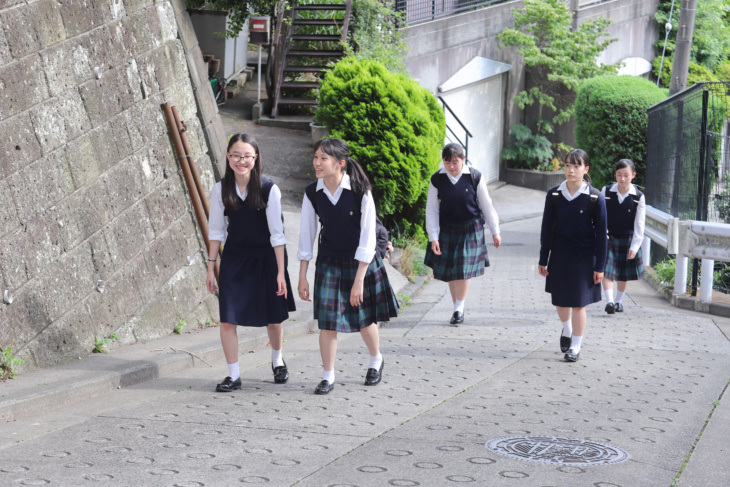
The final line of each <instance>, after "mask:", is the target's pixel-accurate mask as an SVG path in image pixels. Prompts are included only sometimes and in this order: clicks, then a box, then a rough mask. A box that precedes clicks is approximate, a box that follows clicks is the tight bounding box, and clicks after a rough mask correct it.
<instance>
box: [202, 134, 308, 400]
mask: <svg viewBox="0 0 730 487" xmlns="http://www.w3.org/2000/svg"><path fill="white" fill-rule="evenodd" d="M226 158H227V160H228V164H227V165H226V172H225V176H224V177H223V179H222V180H221V182H219V183H216V185H215V186H214V187H213V191H212V194H211V198H210V199H211V204H210V221H209V232H208V238H209V241H210V249H209V253H208V256H209V258H208V277H207V279H206V286H207V287H208V291H210V292H211V293H214V292H215V291H216V289H218V291H219V294H218V297H219V306H220V320H221V327H220V334H221V343H222V344H223V353H224V355H225V357H226V362H227V363H228V377H226V378H225V379H224V380H223V382H221V383H220V384H218V385H217V387H216V391H218V392H229V391H232V390H235V389H240V388H241V375H240V372H239V367H238V337H237V333H236V331H237V327H238V326H266V327H267V332H268V335H269V342H270V343H271V367H272V370H273V373H274V382H275V383H277V384H283V383H285V382H286V381H287V380H289V371H288V369H287V367H286V363H285V362H284V359H283V358H282V355H281V346H282V341H283V338H284V328H283V326H282V324H281V323H282V322H283V321H284V320H286V319H287V318H288V317H289V311H294V310H295V309H296V308H295V305H294V295H293V293H292V289H291V284H290V282H289V274H288V273H287V270H286V254H285V244H286V239H285V238H284V224H283V219H282V214H281V191H279V188H278V187H277V186H276V185H275V184H274V183H273V182H272V181H271V180H270V179H269V178H267V177H265V176H263V175H262V173H263V162H262V161H261V153H260V151H259V146H258V144H257V143H256V139H254V138H253V137H251V136H250V135H246V134H237V135H234V136H232V137H231V139H230V140H229V142H228V150H227V154H226ZM222 241H225V242H226V244H225V246H224V248H223V255H222V257H221V265H220V275H219V281H218V288H216V282H215V273H214V269H215V262H216V257H217V256H218V249H219V248H220V245H221V242H222Z"/></svg>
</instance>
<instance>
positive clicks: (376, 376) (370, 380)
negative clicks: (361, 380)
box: [365, 360, 385, 386]
mask: <svg viewBox="0 0 730 487" xmlns="http://www.w3.org/2000/svg"><path fill="white" fill-rule="evenodd" d="M383 365H385V360H383V361H382V362H380V370H375V369H368V371H367V373H366V374H365V385H366V386H374V385H375V384H377V383H378V382H380V379H382V378H383Z"/></svg>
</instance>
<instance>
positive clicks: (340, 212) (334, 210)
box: [311, 182, 362, 259]
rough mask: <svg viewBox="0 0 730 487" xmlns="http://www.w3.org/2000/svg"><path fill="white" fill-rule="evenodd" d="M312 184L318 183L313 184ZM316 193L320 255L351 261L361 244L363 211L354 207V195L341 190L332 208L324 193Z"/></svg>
mask: <svg viewBox="0 0 730 487" xmlns="http://www.w3.org/2000/svg"><path fill="white" fill-rule="evenodd" d="M311 184H315V185H316V184H317V183H316V182H314V183H311ZM324 191H325V190H320V191H317V192H316V193H315V195H316V197H317V211H318V213H319V221H320V222H321V223H322V229H321V230H320V232H319V251H318V252H319V255H321V256H324V257H332V258H346V259H354V258H355V252H357V248H358V246H359V245H360V218H361V217H362V210H361V209H360V207H359V206H358V205H357V198H356V197H355V193H354V192H352V191H351V190H349V189H343V190H342V194H341V195H340V198H339V199H338V200H337V204H336V205H333V204H332V202H331V201H330V199H329V198H328V197H327V195H326V194H324Z"/></svg>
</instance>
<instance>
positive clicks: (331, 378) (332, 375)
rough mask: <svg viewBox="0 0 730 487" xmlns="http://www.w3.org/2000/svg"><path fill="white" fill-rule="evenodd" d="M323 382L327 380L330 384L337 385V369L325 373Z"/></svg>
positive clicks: (323, 373)
mask: <svg viewBox="0 0 730 487" xmlns="http://www.w3.org/2000/svg"><path fill="white" fill-rule="evenodd" d="M322 380H326V381H327V382H329V383H330V384H334V383H335V369H332V370H325V371H323V372H322Z"/></svg>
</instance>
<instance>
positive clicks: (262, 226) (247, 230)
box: [223, 177, 274, 255]
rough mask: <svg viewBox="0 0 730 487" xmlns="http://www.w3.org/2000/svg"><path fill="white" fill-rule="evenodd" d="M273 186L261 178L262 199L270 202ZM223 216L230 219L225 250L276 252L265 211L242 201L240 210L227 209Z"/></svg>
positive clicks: (267, 180)
mask: <svg viewBox="0 0 730 487" xmlns="http://www.w3.org/2000/svg"><path fill="white" fill-rule="evenodd" d="M273 186H274V182H273V181H272V180H271V179H269V178H267V177H262V178H261V197H262V198H263V199H264V201H269V194H271V188H272V187H273ZM223 214H224V215H225V216H227V217H228V236H227V237H226V243H225V247H224V248H228V247H229V246H230V247H233V246H235V247H237V248H241V249H245V251H246V252H249V253H254V254H256V255H261V254H265V253H268V252H273V251H274V249H273V247H272V246H271V232H270V231H269V222H268V220H267V219H266V210H265V209H262V210H254V209H252V208H250V207H249V206H248V203H247V202H246V201H241V207H240V208H239V209H238V210H233V211H231V210H228V209H226V210H225V211H224V213H223Z"/></svg>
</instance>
